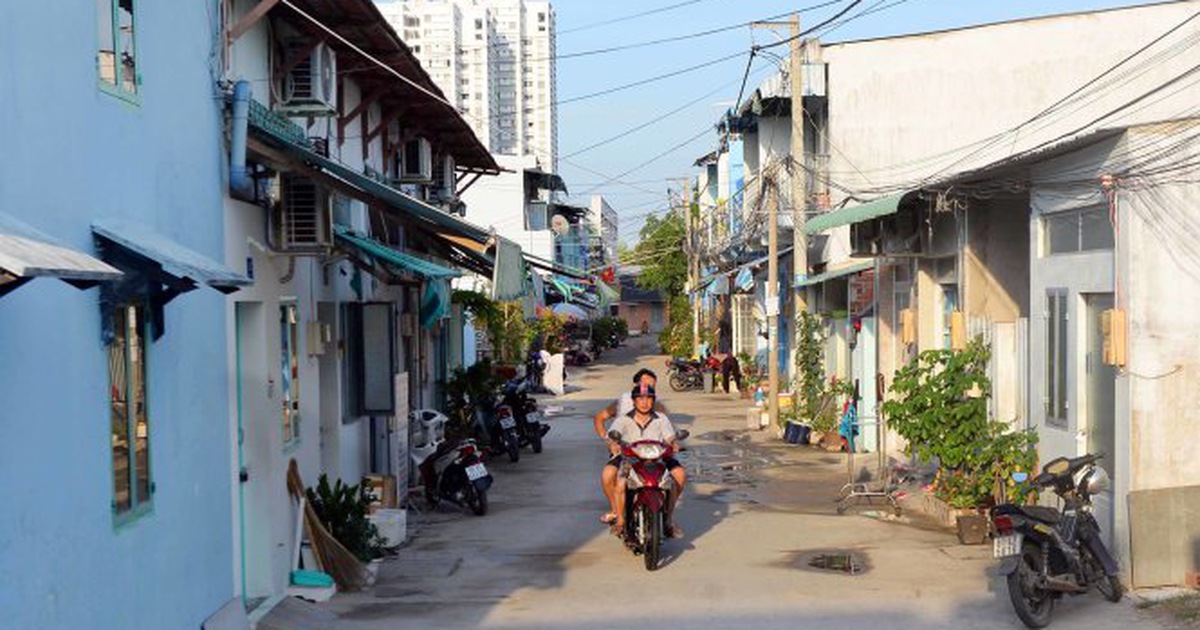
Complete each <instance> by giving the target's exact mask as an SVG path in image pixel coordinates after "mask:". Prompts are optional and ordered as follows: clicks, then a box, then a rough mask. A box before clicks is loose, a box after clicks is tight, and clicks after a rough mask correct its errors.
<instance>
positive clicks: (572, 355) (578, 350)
mask: <svg viewBox="0 0 1200 630" xmlns="http://www.w3.org/2000/svg"><path fill="white" fill-rule="evenodd" d="M563 362H564V363H566V364H567V365H573V366H584V365H587V364H589V363H591V362H592V353H590V352H588V351H587V350H585V349H584V348H583V347H582V346H572V347H570V348H567V350H566V352H564V353H563Z"/></svg>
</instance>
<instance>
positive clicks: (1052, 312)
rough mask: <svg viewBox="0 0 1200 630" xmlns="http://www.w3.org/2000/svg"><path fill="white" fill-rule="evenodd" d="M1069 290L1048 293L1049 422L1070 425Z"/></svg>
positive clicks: (1047, 391)
mask: <svg viewBox="0 0 1200 630" xmlns="http://www.w3.org/2000/svg"><path fill="white" fill-rule="evenodd" d="M1069 315H1070V313H1069V310H1068V304H1067V292H1066V290H1064V289H1051V290H1050V291H1047V292H1046V397H1045V404H1046V424H1048V425H1053V426H1057V427H1064V428H1065V427H1066V426H1067V409H1069V408H1070V405H1069V404H1068V402H1067V319H1068V317H1069Z"/></svg>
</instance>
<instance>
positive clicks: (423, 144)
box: [400, 138, 433, 184]
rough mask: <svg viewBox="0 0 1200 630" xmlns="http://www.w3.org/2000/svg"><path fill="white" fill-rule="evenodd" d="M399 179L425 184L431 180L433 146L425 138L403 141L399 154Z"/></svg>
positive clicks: (405, 181)
mask: <svg viewBox="0 0 1200 630" xmlns="http://www.w3.org/2000/svg"><path fill="white" fill-rule="evenodd" d="M400 181H401V182H404V183H413V184H426V183H429V182H431V181H433V147H432V146H431V145H430V144H429V141H428V140H426V139H425V138H413V139H412V140H409V141H408V142H405V143H404V152H403V153H402V154H401V155H400Z"/></svg>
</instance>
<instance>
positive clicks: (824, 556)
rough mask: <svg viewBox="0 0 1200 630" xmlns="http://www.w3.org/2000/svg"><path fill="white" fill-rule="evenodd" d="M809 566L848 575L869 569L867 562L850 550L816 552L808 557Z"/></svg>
mask: <svg viewBox="0 0 1200 630" xmlns="http://www.w3.org/2000/svg"><path fill="white" fill-rule="evenodd" d="M808 566H810V567H812V568H814V569H820V570H822V571H831V572H834V573H844V574H846V575H859V574H861V573H863V572H865V571H866V570H867V564H866V562H864V561H863V559H862V558H860V557H858V556H857V555H855V554H853V553H849V552H843V553H819V554H816V555H814V556H812V557H811V558H809V559H808Z"/></svg>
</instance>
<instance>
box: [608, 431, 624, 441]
mask: <svg viewBox="0 0 1200 630" xmlns="http://www.w3.org/2000/svg"><path fill="white" fill-rule="evenodd" d="M608 439H610V440H612V441H614V442H620V441H621V432H620V431H609V432H608Z"/></svg>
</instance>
